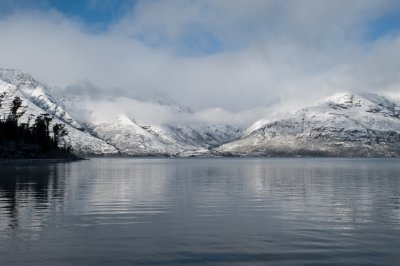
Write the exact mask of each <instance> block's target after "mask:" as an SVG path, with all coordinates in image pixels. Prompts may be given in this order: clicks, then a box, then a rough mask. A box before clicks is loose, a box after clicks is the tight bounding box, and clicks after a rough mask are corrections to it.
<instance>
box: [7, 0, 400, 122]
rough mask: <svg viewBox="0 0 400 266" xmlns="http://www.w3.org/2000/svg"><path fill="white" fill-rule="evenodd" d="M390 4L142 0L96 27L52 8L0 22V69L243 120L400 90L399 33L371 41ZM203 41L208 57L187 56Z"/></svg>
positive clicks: (385, 0) (392, 9) (368, 0)
mask: <svg viewBox="0 0 400 266" xmlns="http://www.w3.org/2000/svg"><path fill="white" fill-rule="evenodd" d="M399 7H400V3H398V1H390V0H376V1H375V0H365V1H364V0H363V1H361V0H359V1H357V0H356V1H344V0H338V1H334V0H332V1H317V0H304V1H290V0H289V1H265V0H260V1H258V0H250V1H242V0H198V1H197V0H186V1H179V0H168V1H139V2H138V3H137V5H136V6H135V7H134V9H133V10H131V11H129V12H127V14H126V15H125V16H124V17H122V19H121V20H119V21H117V22H115V24H113V25H111V26H110V27H109V28H108V29H107V30H106V31H104V32H100V33H98V32H97V33H93V32H90V31H87V30H86V27H85V25H84V24H83V23H82V22H80V21H79V20H77V19H74V18H67V17H65V16H63V15H62V14H60V13H57V12H55V11H46V12H44V11H32V12H27V11H24V12H22V11H21V12H15V13H13V14H10V15H8V16H3V17H2V18H1V19H0V36H1V41H0V65H1V66H3V67H13V68H19V69H23V70H25V71H27V72H29V73H31V74H33V75H34V76H36V77H37V78H38V79H40V80H43V81H46V82H48V83H49V84H50V85H55V86H60V87H64V86H67V85H69V84H71V83H74V82H76V81H77V80H82V79H88V80H90V81H91V82H92V83H94V84H96V85H98V86H101V87H103V88H109V89H113V88H122V89H124V90H126V91H130V92H133V91H134V92H136V93H137V94H147V93H149V94H150V93H151V92H153V91H165V92H166V93H167V94H168V95H170V97H171V98H173V99H175V100H176V101H178V102H181V103H183V104H184V105H186V106H190V107H191V108H193V109H194V110H198V111H200V112H199V115H201V114H202V112H203V115H205V114H207V117H209V118H210V119H211V118H212V117H213V116H215V117H217V116H218V117H226V119H229V118H230V119H237V120H240V121H242V120H243V119H244V120H246V119H249V120H251V119H254V118H255V117H258V116H260V117H261V116H265V115H266V113H267V112H268V110H269V109H268V107H269V106H271V104H275V106H280V107H281V108H282V109H281V110H283V111H285V110H293V109H296V108H299V107H302V106H304V105H307V104H309V103H315V101H318V100H320V99H321V98H323V97H326V96H328V95H329V94H331V93H334V92H336V91H344V90H346V91H355V92H364V91H368V92H380V93H387V94H391V95H395V96H400V75H399V71H400V35H399V31H397V30H395V29H394V30H392V31H390V32H386V34H383V32H379V31H378V34H377V36H374V37H373V38H370V39H368V36H369V34H370V31H372V29H371V27H373V26H374V25H375V24H376V23H379V19H380V18H382V17H385V16H390V15H393V14H395V13H396V12H397V13H398V12H399V10H400V8H399ZM377 21H378V22H377ZM374 23H375V24H374ZM199 32H200V33H199ZM205 33H206V34H205ZM188 41H190V43H191V44H187V42H188ZM203 46H206V47H209V48H210V49H211V51H212V53H208V54H196V53H194V55H188V54H186V55H185V52H187V51H185V50H188V49H189V52H190V49H191V47H192V48H193V47H194V48H196V49H200V50H201V48H202V47H203ZM214 46H218V47H214ZM194 48H193V49H194ZM214 48H215V51H213V49H214ZM182 51H183V52H184V53H182ZM189 54H190V53H189ZM277 100H278V103H277ZM215 108H224V109H227V110H230V111H234V112H239V111H240V112H241V113H240V117H236V118H234V117H235V115H236V116H239V114H234V113H231V112H228V111H223V110H221V109H215ZM257 108H258V109H257ZM203 109H207V110H204V111H201V110H203ZM249 110H250V111H249ZM257 112H258V113H257ZM255 113H257V114H258V115H256V114H255ZM250 114H251V115H250ZM251 122H252V121H251Z"/></svg>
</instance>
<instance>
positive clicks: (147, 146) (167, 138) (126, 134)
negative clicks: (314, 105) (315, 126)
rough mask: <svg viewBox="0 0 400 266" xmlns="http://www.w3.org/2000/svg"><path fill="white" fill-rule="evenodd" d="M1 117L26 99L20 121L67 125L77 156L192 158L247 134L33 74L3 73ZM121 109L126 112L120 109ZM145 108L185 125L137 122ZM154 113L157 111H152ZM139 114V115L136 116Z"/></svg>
mask: <svg viewBox="0 0 400 266" xmlns="http://www.w3.org/2000/svg"><path fill="white" fill-rule="evenodd" d="M1 94H4V99H3V105H2V108H1V109H0V114H2V115H3V116H4V117H5V116H6V115H7V114H8V110H9V109H10V106H11V102H12V100H13V99H14V97H16V96H18V97H20V98H21V99H22V101H23V103H22V107H21V108H20V110H19V112H21V113H23V116H22V117H21V119H20V121H21V122H23V123H26V122H28V121H30V123H33V121H34V120H35V117H36V116H38V115H40V114H43V113H48V114H50V115H52V116H53V117H54V119H53V123H64V124H66V125H67V127H66V129H67V130H68V132H69V134H68V136H67V137H65V139H64V142H65V143H67V144H70V145H71V146H72V148H73V150H74V151H75V152H76V153H78V154H86V155H89V154H106V155H107V154H124V155H165V156H172V155H174V156H175V155H176V156H179V155H181V156H188V155H192V154H209V149H211V148H214V147H217V146H220V145H222V144H224V143H227V142H230V141H232V140H234V139H236V138H238V137H240V136H241V133H242V128H241V127H237V126H232V125H228V124H217V125H210V124H204V123H198V122H197V121H191V120H190V119H192V112H191V110H190V109H189V108H187V107H184V106H180V105H178V104H177V103H175V102H173V101H172V100H170V99H169V98H168V97H167V96H165V95H163V96H162V98H160V99H158V100H156V101H153V102H148V103H146V102H140V101H138V100H135V99H131V98H129V97H127V96H123V97H116V96H114V95H109V94H107V93H105V92H102V91H100V90H97V89H96V88H95V87H93V86H90V84H81V85H79V86H71V87H68V88H66V89H65V90H58V91H56V90H52V89H51V88H49V87H48V86H46V85H44V84H42V83H40V82H38V81H36V80H35V79H34V78H33V77H31V76H30V75H29V74H27V73H25V72H22V71H18V70H13V69H0V95H1ZM120 105H123V106H127V107H125V109H124V108H120ZM135 108H136V109H141V108H144V109H145V110H144V112H146V110H147V111H148V112H149V113H152V112H153V113H155V114H154V115H156V116H161V115H165V113H167V114H169V115H170V116H175V115H178V114H179V116H181V117H185V121H184V122H182V123H176V122H170V123H149V122H147V121H137V118H136V117H134V115H132V112H129V111H130V109H135ZM153 109H154V110H153ZM133 113H134V112H133Z"/></svg>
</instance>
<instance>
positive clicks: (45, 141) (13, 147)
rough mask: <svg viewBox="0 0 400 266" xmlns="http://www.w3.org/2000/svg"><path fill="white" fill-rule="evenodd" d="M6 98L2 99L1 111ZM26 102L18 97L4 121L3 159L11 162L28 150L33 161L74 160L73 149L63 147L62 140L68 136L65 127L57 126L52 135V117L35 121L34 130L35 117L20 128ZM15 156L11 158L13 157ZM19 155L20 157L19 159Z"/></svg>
mask: <svg viewBox="0 0 400 266" xmlns="http://www.w3.org/2000/svg"><path fill="white" fill-rule="evenodd" d="M3 97H4V95H0V108H1V107H2V100H3ZM21 106H22V100H21V98H19V97H15V98H14V99H13V101H12V104H11V106H10V109H9V115H8V116H7V118H6V119H0V158H7V157H12V156H13V154H14V156H17V157H18V154H21V153H23V152H22V151H21V150H24V151H25V150H28V152H30V153H31V154H30V155H28V156H30V157H40V156H42V157H45V156H46V154H53V155H52V156H71V148H69V147H65V146H64V147H60V140H61V139H62V138H63V137H64V136H66V135H68V132H67V130H66V129H65V125H63V124H55V125H53V127H52V131H53V136H51V135H50V125H51V122H52V120H53V119H52V117H51V116H50V115H49V114H41V115H39V116H37V117H36V118H35V123H34V124H33V125H32V126H30V121H31V119H32V116H30V117H29V118H28V121H27V123H20V124H18V120H19V119H20V118H21V116H22V115H23V114H24V112H21V111H20V108H21ZM10 153H11V155H10ZM15 154H16V155H15Z"/></svg>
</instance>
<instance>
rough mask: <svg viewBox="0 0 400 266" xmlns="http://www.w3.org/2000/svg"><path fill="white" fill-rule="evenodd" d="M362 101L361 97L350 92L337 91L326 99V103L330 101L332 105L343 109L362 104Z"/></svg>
mask: <svg viewBox="0 0 400 266" xmlns="http://www.w3.org/2000/svg"><path fill="white" fill-rule="evenodd" d="M361 102H362V100H361V97H359V96H356V95H355V94H352V93H349V92H340V93H336V94H333V95H332V96H330V97H328V98H326V99H325V100H324V103H328V104H329V105H330V106H331V107H334V108H342V109H347V108H351V107H354V106H361Z"/></svg>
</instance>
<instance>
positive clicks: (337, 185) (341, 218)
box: [0, 158, 400, 265]
mask: <svg viewBox="0 0 400 266" xmlns="http://www.w3.org/2000/svg"><path fill="white" fill-rule="evenodd" d="M0 176H1V177H0V265H399V264H400V160H399V159H330V158H265V159H235V158H232V159H105V158H102V159H91V160H88V161H79V162H72V163H53V164H29V163H23V164H18V165H16V164H4V163H3V164H0Z"/></svg>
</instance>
